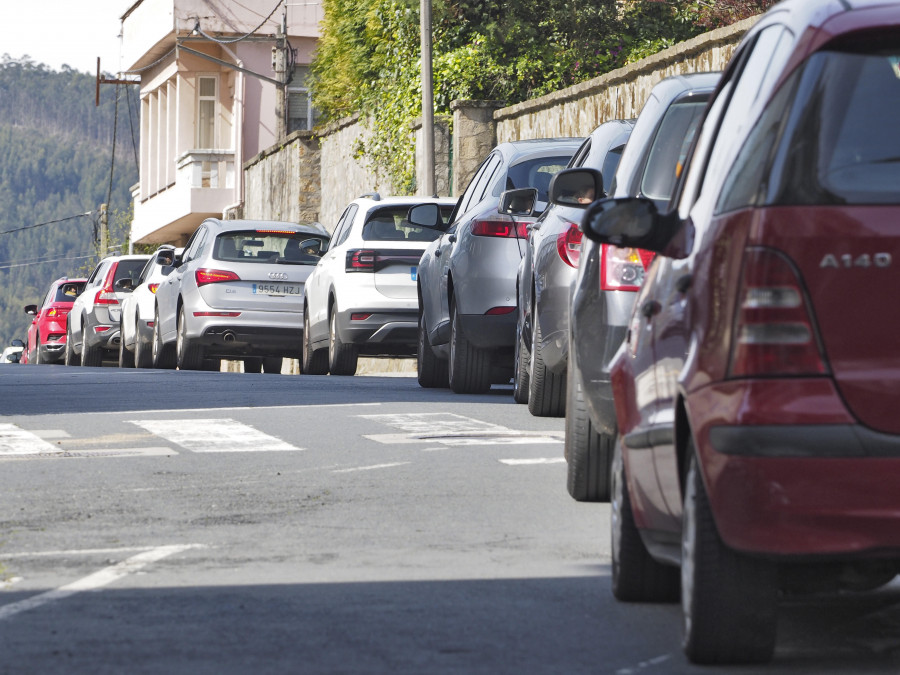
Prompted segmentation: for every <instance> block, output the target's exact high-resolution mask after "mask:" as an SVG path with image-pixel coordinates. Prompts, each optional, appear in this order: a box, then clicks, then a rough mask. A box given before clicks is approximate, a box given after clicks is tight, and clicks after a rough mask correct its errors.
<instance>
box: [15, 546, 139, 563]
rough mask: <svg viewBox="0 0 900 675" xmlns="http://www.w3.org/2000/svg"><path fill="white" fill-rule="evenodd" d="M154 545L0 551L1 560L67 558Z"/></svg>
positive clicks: (118, 551)
mask: <svg viewBox="0 0 900 675" xmlns="http://www.w3.org/2000/svg"><path fill="white" fill-rule="evenodd" d="M154 548H155V547H154V546H122V547H119V548H74V549H63V550H56V551H26V552H24V553H0V560H11V559H13V558H66V557H70V556H73V555H111V554H116V553H131V552H132V551H152V550H153V549H154Z"/></svg>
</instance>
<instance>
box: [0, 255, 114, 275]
mask: <svg viewBox="0 0 900 675" xmlns="http://www.w3.org/2000/svg"><path fill="white" fill-rule="evenodd" d="M96 255H97V254H96V253H90V254H88V255H76V256H70V257H67V258H54V259H52V260H40V261H37V262H23V263H14V264H10V265H4V264H2V263H0V271H2V270H9V269H13V268H14V267H31V266H32V265H44V264H46V263H51V262H52V263H58V262H63V261H66V260H84V259H86V258H93V257H95V256H96Z"/></svg>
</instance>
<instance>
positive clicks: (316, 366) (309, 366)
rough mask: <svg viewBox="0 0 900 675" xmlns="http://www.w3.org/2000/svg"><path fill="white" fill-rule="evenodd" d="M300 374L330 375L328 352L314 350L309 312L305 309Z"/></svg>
mask: <svg viewBox="0 0 900 675" xmlns="http://www.w3.org/2000/svg"><path fill="white" fill-rule="evenodd" d="M300 372H302V373H305V374H306V375H327V374H328V350H327V349H313V348H312V344H311V343H310V340H309V312H308V310H307V308H306V307H304V308H303V351H302V354H301V357H300Z"/></svg>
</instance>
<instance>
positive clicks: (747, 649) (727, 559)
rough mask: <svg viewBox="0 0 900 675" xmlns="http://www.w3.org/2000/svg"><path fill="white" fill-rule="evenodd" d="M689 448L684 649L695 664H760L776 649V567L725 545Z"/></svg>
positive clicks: (683, 583) (683, 556)
mask: <svg viewBox="0 0 900 675" xmlns="http://www.w3.org/2000/svg"><path fill="white" fill-rule="evenodd" d="M690 452H691V456H690V460H689V466H688V472H687V478H686V480H685V490H684V511H683V513H684V515H683V518H684V521H683V526H682V535H681V588H682V593H681V608H682V614H683V617H684V652H685V654H686V655H687V657H688V659H690V660H691V661H693V662H694V663H706V664H711V663H765V662H766V661H769V660H771V658H772V656H773V654H774V652H775V626H776V610H777V595H776V594H777V590H778V585H777V567H776V565H775V564H774V563H772V562H769V561H767V560H762V559H758V558H752V557H750V556H746V555H742V554H740V553H738V552H737V551H734V550H732V549H730V548H728V547H727V546H725V544H724V543H723V542H722V540H721V538H720V537H719V533H718V531H717V530H716V524H715V521H714V520H713V515H712V509H711V508H710V504H709V498H708V496H707V494H706V489H705V488H704V486H703V478H702V476H701V474H700V469H699V466H698V464H697V458H696V455H695V453H694V452H693V448H690Z"/></svg>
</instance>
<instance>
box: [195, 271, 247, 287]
mask: <svg viewBox="0 0 900 675" xmlns="http://www.w3.org/2000/svg"><path fill="white" fill-rule="evenodd" d="M194 279H196V281H197V285H198V286H205V285H206V284H219V283H222V282H223V281H240V280H241V278H240V277H239V276H238V275H237V274H235V273H234V272H231V271H229V270H211V269H207V268H201V269H199V270H197V271H196V272H194Z"/></svg>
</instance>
